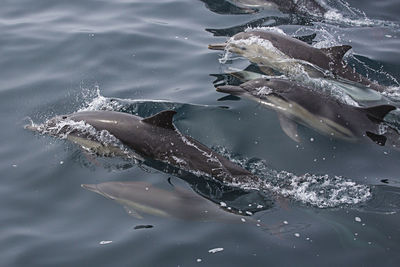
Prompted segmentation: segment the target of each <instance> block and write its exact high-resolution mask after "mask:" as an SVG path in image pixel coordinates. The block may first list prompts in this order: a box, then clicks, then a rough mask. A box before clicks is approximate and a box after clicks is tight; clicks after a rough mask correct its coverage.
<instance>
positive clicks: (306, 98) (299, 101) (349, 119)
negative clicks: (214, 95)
mask: <svg viewBox="0 0 400 267" xmlns="http://www.w3.org/2000/svg"><path fill="white" fill-rule="evenodd" d="M217 91H219V92H223V93H229V94H233V95H243V96H249V97H250V98H252V99H254V100H256V101H258V102H260V103H261V104H264V105H265V106H266V107H269V108H272V109H274V110H276V111H277V113H278V117H279V120H280V123H281V126H282V129H283V131H284V132H285V133H286V134H287V135H288V136H289V137H291V138H292V139H293V140H295V141H297V142H299V141H300V138H299V135H298V134H297V123H300V124H302V125H305V126H307V127H309V128H312V129H314V130H316V131H318V132H320V133H322V134H325V135H328V136H332V137H336V138H340V139H345V140H348V141H355V140H359V139H360V138H363V137H368V138H370V139H372V140H373V141H374V142H376V143H378V144H379V145H384V144H385V143H386V141H387V136H386V135H387V134H395V131H391V132H387V133H383V132H382V130H381V128H382V127H381V122H382V121H383V119H384V117H385V115H386V114H387V113H389V112H390V111H392V110H395V109H396V107H394V106H392V105H381V106H374V107H369V108H360V107H354V106H350V105H347V104H343V103H340V102H338V101H336V100H334V99H332V98H331V97H330V96H329V95H325V94H323V93H321V92H317V91H315V90H313V89H311V88H307V87H304V86H301V85H299V84H296V83H295V82H293V81H289V80H284V79H263V78H260V79H255V80H252V81H249V82H246V83H243V84H241V85H240V86H231V85H226V86H219V87H217ZM389 130H391V129H390V128H388V129H387V131H389Z"/></svg>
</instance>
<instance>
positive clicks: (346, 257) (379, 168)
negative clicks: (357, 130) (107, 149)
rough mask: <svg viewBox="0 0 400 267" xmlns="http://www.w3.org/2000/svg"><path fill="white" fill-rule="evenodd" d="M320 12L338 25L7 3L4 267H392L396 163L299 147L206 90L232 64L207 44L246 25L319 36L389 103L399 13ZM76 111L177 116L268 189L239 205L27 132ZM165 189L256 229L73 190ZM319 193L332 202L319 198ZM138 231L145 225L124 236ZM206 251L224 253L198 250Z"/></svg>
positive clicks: (256, 109)
mask: <svg viewBox="0 0 400 267" xmlns="http://www.w3.org/2000/svg"><path fill="white" fill-rule="evenodd" d="M232 2H234V1H232ZM215 3H218V4H219V5H215ZM221 3H222V4H221ZM213 4H214V5H213ZM326 4H327V5H328V6H330V7H331V8H332V10H334V9H335V10H336V11H335V12H336V13H334V14H336V15H338V14H339V15H342V16H332V17H331V18H330V19H321V18H315V17H314V18H312V17H296V16H289V15H288V14H284V13H281V12H280V11H278V10H276V9H271V10H262V11H260V12H258V13H254V14H229V12H231V13H232V12H233V11H232V10H233V9H229V7H230V6H229V3H223V1H205V0H204V1H200V0H192V1H183V0H182V1H179V0H172V1H161V0H151V1H134V0H119V1H100V0H98V1H95V0H91V1H90V0H86V1H63V0H59V1H51V0H38V1H24V0H20V1H8V0H3V1H2V5H1V6H2V7H1V9H0V31H1V33H2V34H1V37H0V44H1V49H0V69H1V71H0V80H1V82H0V103H1V104H0V110H1V114H2V116H1V118H0V120H1V125H2V130H1V131H0V137H1V146H0V157H1V160H0V170H1V173H2V175H1V180H0V183H1V186H0V192H1V194H0V209H1V216H0V224H1V227H0V237H1V242H0V251H1V252H0V254H1V265H2V266H28V265H29V266H195V265H196V266H197V265H205V266H243V265H247V266H266V265H272V266H274V265H280V266H300V265H306V266H321V264H324V265H332V266H337V265H338V264H345V265H346V266H377V265H380V266H397V265H398V262H399V260H400V256H399V255H400V254H399V251H400V227H399V220H400V217H399V210H400V177H399V173H400V164H399V160H400V154H399V151H398V150H394V149H391V148H388V147H380V146H377V145H375V144H373V143H372V142H369V143H368V142H366V143H347V142H342V141H337V140H331V139H329V138H326V137H323V136H321V135H319V134H317V133H316V132H314V131H313V130H310V129H307V128H304V127H302V128H301V129H300V133H301V135H302V136H303V137H304V140H306V141H305V142H303V143H302V144H301V145H297V144H296V143H294V142H293V141H292V140H291V139H289V138H288V137H287V136H286V135H285V134H284V133H283V131H282V130H281V129H280V126H279V122H278V119H277V117H276V114H275V112H272V111H270V110H267V109H264V108H262V107H260V106H259V105H257V104H256V103H255V102H251V101H248V100H246V99H241V100H240V101H234V100H232V99H230V98H228V99H226V98H225V99H221V98H223V97H224V96H225V95H224V94H221V93H218V92H216V91H215V87H214V84H213V82H214V81H215V80H216V79H217V78H216V77H220V78H221V75H222V74H223V73H224V71H225V70H226V69H227V67H229V66H230V64H231V62H227V63H226V64H221V63H220V62H219V59H220V58H221V57H222V53H219V52H216V51H211V50H208V49H207V45H208V44H210V43H218V42H223V41H225V40H226V38H227V37H228V36H231V35H233V34H234V33H236V32H239V31H241V30H243V29H245V28H247V27H248V26H249V25H250V26H253V27H256V26H272V27H278V28H280V29H282V30H283V31H284V32H286V33H287V34H290V35H304V34H312V33H316V34H317V35H316V39H315V41H316V44H315V45H321V46H328V45H335V44H336V45H337V44H351V45H352V46H353V50H352V52H351V53H350V55H348V56H347V57H346V60H348V61H349V62H350V63H352V64H354V66H355V67H356V68H357V70H359V71H360V72H363V73H368V75H369V76H370V77H371V78H373V79H375V80H377V81H379V82H380V83H382V84H385V85H389V86H392V87H393V88H394V89H393V91H391V92H388V93H387V96H388V97H389V98H392V99H393V100H394V101H395V102H396V101H398V100H399V99H400V97H399V95H400V94H399V93H398V87H399V83H398V82H397V81H399V80H400V63H399V62H400V53H399V52H400V49H399V47H400V41H399V37H400V31H399V30H400V27H399V26H398V25H399V24H400V21H399V17H398V14H399V12H400V5H399V2H398V1H395V0H384V1H355V0H351V1H348V5H347V3H346V2H337V1H326ZM347 6H349V7H351V8H349V7H347ZM233 13H235V12H233ZM239 13H240V12H239ZM364 13H365V14H364ZM234 63H235V64H233V63H232V67H243V68H244V67H246V65H248V64H249V63H248V61H245V60H242V61H241V62H238V63H236V62H234ZM222 82H224V81H222ZM143 99H145V100H143ZM112 100H113V101H112ZM138 100H141V101H138ZM142 100H143V101H142ZM154 100H163V101H154ZM82 108H91V109H105V108H107V109H112V110H117V111H124V112H129V113H132V114H138V115H140V116H150V115H152V114H154V113H156V112H158V111H161V110H164V109H167V108H174V109H175V110H177V112H178V114H177V115H176V117H175V125H176V126H177V128H178V129H179V130H180V131H182V132H183V133H185V134H188V135H190V136H192V137H194V138H196V139H197V140H199V141H201V142H203V143H204V144H206V145H207V146H210V147H213V148H214V149H216V150H218V151H220V152H221V153H223V154H224V155H225V156H227V157H230V158H231V159H232V160H234V161H236V162H238V163H239V164H242V166H244V167H245V168H247V169H249V170H251V171H252V172H254V173H256V174H258V175H259V176H261V177H263V178H265V180H266V182H267V184H269V185H270V188H271V190H270V191H266V192H257V191H243V190H238V189H232V188H228V187H223V186H222V185H218V184H212V183H211V182H208V181H207V180H204V179H203V178H197V179H196V177H194V178H193V177H188V176H187V175H182V174H181V175H180V174H176V173H168V172H163V171H160V170H157V169H155V168H150V167H146V166H138V165H136V164H134V163H133V162H132V161H129V160H124V159H119V158H114V159H112V158H93V156H88V155H87V154H85V153H84V152H82V150H81V149H79V148H78V147H77V146H74V145H72V144H71V143H69V142H67V141H64V140H57V139H54V138H51V137H48V136H39V135H35V134H33V133H31V132H29V131H27V130H25V129H24V128H23V126H24V125H25V124H26V123H28V122H29V120H30V119H31V120H33V121H35V122H43V121H45V120H46V119H48V118H50V117H52V116H54V115H58V114H64V113H71V112H74V111H77V110H78V109H82ZM308 140H309V141H308ZM306 174H309V175H306ZM168 178H171V179H170V181H171V183H172V184H173V185H175V186H180V187H184V188H187V189H189V190H192V189H190V188H193V189H194V191H193V194H196V193H201V194H203V195H206V196H207V197H208V198H211V199H212V200H213V201H215V202H216V203H219V202H224V203H228V204H229V205H231V206H232V207H234V208H237V209H240V210H243V212H244V211H245V210H249V211H253V212H254V211H258V212H255V213H254V215H253V216H252V217H253V218H252V219H254V220H256V219H259V220H261V222H262V224H263V227H256V226H254V224H251V223H243V222H242V221H241V218H242V217H243V216H237V220H236V221H233V223H226V222H220V221H218V220H216V221H215V222H207V223H206V222H196V221H194V222H192V221H181V220H176V219H173V218H171V219H164V218H159V217H152V216H144V219H142V220H139V219H137V218H134V217H132V216H129V215H128V214H127V213H126V212H125V211H124V209H123V208H122V207H121V206H119V205H118V204H117V203H115V202H112V201H110V200H107V199H106V198H104V197H102V196H100V195H97V194H94V193H92V192H89V191H86V190H84V189H83V188H81V186H80V185H81V184H84V183H86V184H87V183H102V182H108V181H146V182H148V183H151V184H154V185H155V186H157V187H159V188H163V189H165V190H169V191H171V192H172V190H173V189H172V187H171V185H170V183H169V182H168ZM290 183H292V184H293V185H294V186H293V185H290ZM305 184H308V185H309V186H306V187H304V185H305ZM327 184H329V185H330V186H331V189H332V190H330V191H327V192H325V191H324V192H321V191H323V190H325V189H326V187H325V186H326V185H327ZM369 192H370V193H371V195H368V194H369ZM315 195H317V197H316V198H315V197H313V196H315ZM257 205H260V206H259V207H261V206H262V208H255V207H256V206H257ZM247 219H248V220H247V221H249V220H252V219H249V216H248V217H247ZM143 224H146V225H147V224H148V225H153V226H154V227H153V228H149V229H138V230H135V229H134V227H135V226H137V225H143ZM104 241H112V242H104ZM214 248H223V250H222V251H218V252H216V253H211V252H209V250H211V249H214Z"/></svg>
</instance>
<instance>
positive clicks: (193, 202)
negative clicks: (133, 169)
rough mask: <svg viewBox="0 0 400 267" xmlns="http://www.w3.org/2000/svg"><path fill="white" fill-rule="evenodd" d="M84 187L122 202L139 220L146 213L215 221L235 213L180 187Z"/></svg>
mask: <svg viewBox="0 0 400 267" xmlns="http://www.w3.org/2000/svg"><path fill="white" fill-rule="evenodd" d="M82 187H83V188H85V189H88V190H90V191H93V192H96V193H98V194H100V195H103V196H104V197H106V198H108V199H111V200H114V201H116V202H118V203H119V204H121V205H123V206H124V208H125V210H126V211H127V212H128V214H129V215H131V216H134V217H136V218H138V219H141V218H143V217H142V215H144V214H149V215H153V216H158V217H165V218H176V219H181V220H189V221H215V220H220V219H225V218H232V217H233V216H234V215H232V214H230V213H232V212H233V211H232V209H229V207H225V204H221V205H217V204H216V203H214V202H212V201H210V200H208V199H206V198H203V197H202V196H200V195H198V194H196V193H194V192H192V191H190V190H186V189H183V188H181V187H176V186H174V189H173V190H164V189H161V188H157V187H155V186H153V185H151V184H148V183H146V182H106V183H100V184H82ZM228 212H230V213H228ZM234 217H236V218H238V217H237V216H234Z"/></svg>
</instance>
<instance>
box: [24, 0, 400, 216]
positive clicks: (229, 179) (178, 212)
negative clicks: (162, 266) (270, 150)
mask: <svg viewBox="0 0 400 267" xmlns="http://www.w3.org/2000/svg"><path fill="white" fill-rule="evenodd" d="M202 1H203V2H205V4H206V5H207V7H208V8H210V10H213V9H214V8H215V9H218V7H217V6H216V5H217V3H219V2H218V1H206V0H202ZM220 2H224V4H225V6H228V7H230V9H229V10H228V11H227V12H228V13H229V12H230V13H231V14H232V13H254V12H256V11H257V10H259V9H264V8H270V7H271V6H273V7H275V8H278V9H279V10H280V11H282V12H285V13H298V14H302V15H304V14H307V15H313V16H322V15H323V14H324V13H325V12H326V11H327V10H326V9H325V8H324V7H323V6H321V5H320V4H319V3H317V2H316V1H314V0H299V1H291V0H288V1H277V0H270V1H263V0H235V1H234V0H231V1H227V0H224V1H220ZM209 48H210V49H212V50H225V51H228V52H230V53H235V54H237V55H240V56H242V57H244V58H246V59H248V60H249V61H250V62H251V63H253V64H256V65H257V67H258V68H259V70H261V71H262V72H263V73H264V74H268V75H270V74H271V73H276V72H278V73H281V74H284V75H285V76H286V78H260V77H264V76H263V75H261V74H257V73H253V78H249V79H247V80H248V81H246V82H244V83H242V84H239V85H222V86H218V87H217V88H216V90H217V91H218V92H222V93H226V94H230V95H234V96H239V97H241V96H242V97H248V98H250V99H253V100H254V101H257V102H259V103H261V104H262V105H263V106H265V107H267V108H269V109H273V110H275V111H276V112H277V115H278V118H279V121H280V124H281V127H282V130H283V131H284V133H285V134H287V135H288V136H289V137H290V138H291V139H292V140H294V141H295V142H301V136H299V134H298V132H297V125H298V124H301V125H303V126H306V127H309V128H311V129H313V130H315V131H317V132H319V133H321V134H323V135H327V136H330V137H333V138H339V139H342V140H346V141H352V142H355V141H359V140H370V141H372V142H374V143H376V144H378V145H380V146H384V145H389V146H392V147H399V146H400V144H398V142H399V137H398V132H397V130H396V129H395V128H393V127H390V126H388V127H387V130H386V131H385V132H382V131H381V125H382V124H384V123H385V120H384V118H385V116H386V115H387V114H388V113H389V112H391V111H393V110H395V109H396V107H395V106H393V105H389V104H385V105H379V106H372V107H355V106H351V105H348V104H344V103H342V102H340V101H338V100H337V99H334V98H333V97H332V96H331V95H328V94H327V93H324V92H322V91H318V90H317V89H315V88H311V87H310V86H309V85H306V84H303V83H302V81H303V77H300V76H299V75H303V74H307V75H308V76H309V77H311V78H320V79H327V80H332V81H335V82H340V83H343V84H348V85H351V86H356V87H359V88H360V90H365V91H368V90H374V91H376V92H378V93H377V94H379V93H380V92H385V90H386V89H387V88H386V87H385V86H382V85H380V84H378V83H376V82H374V81H371V80H369V79H368V78H367V77H365V76H363V75H361V74H359V73H357V72H356V71H355V70H354V69H353V68H352V67H350V66H348V65H347V63H346V62H345V61H344V60H343V56H344V55H345V53H346V52H347V51H348V50H350V49H351V46H348V45H342V46H334V47H329V48H322V49H318V48H315V47H313V46H311V45H310V44H307V43H306V42H303V41H301V40H299V39H298V38H294V37H291V36H288V35H286V34H284V33H282V32H278V31H269V30H259V29H257V30H248V31H245V32H240V33H237V34H235V35H234V36H233V37H231V38H230V39H228V40H227V41H226V42H225V43H222V44H210V45H209ZM248 77H251V74H250V75H248ZM175 114H176V111H174V110H165V111H161V112H159V113H157V114H155V115H153V116H150V117H146V118H142V117H139V116H135V115H132V114H127V113H123V112H115V111H82V112H76V113H72V114H68V115H61V116H56V117H54V118H51V119H49V120H48V121H46V122H45V123H43V124H41V125H26V126H25V128H27V129H29V130H32V131H37V132H40V133H46V134H50V135H53V136H56V137H65V136H66V137H67V138H68V139H69V140H71V141H73V142H74V143H76V144H78V145H80V146H82V147H84V148H85V149H90V150H91V151H94V152H95V153H98V154H100V155H117V156H118V155H123V154H124V153H123V152H121V148H120V147H118V146H117V145H115V144H110V143H104V142H100V141H99V140H98V139H95V138H94V136H95V135H93V134H88V132H87V131H81V130H80V128H78V127H76V128H73V127H72V128H71V127H66V125H73V123H83V124H85V125H89V126H90V127H92V128H93V129H94V130H95V131H96V132H104V131H106V132H107V133H109V134H111V135H112V136H114V137H115V138H116V139H117V140H119V141H120V142H121V143H122V144H123V145H124V146H125V147H128V148H129V149H130V150H132V151H133V153H134V155H135V158H137V159H139V160H141V161H143V162H147V161H149V160H151V161H158V162H162V163H163V164H167V165H171V166H173V167H175V168H177V169H181V170H184V171H187V172H189V173H192V174H195V175H197V176H199V177H211V178H213V179H215V180H216V181H218V182H219V183H222V184H227V185H229V186H236V185H240V184H241V183H243V182H251V181H255V180H260V178H258V177H257V176H255V175H254V174H252V173H251V172H249V171H248V170H246V169H244V168H242V167H241V166H239V165H237V164H235V163H233V162H232V161H230V160H228V159H227V158H225V157H223V156H222V155H220V154H218V153H217V152H215V151H213V150H212V149H210V148H208V147H207V146H205V145H203V144H202V143H200V142H199V141H197V140H195V139H193V138H191V137H190V136H187V135H184V134H182V133H181V132H180V131H179V130H178V129H177V128H176V127H175V126H174V124H173V117H174V115H175ZM82 187H83V188H85V189H88V190H90V191H93V192H96V193H98V194H100V195H103V196H105V197H107V198H109V199H112V200H115V201H117V202H118V203H120V204H122V205H124V206H125V207H126V208H127V210H128V212H129V213H130V214H131V215H134V216H135V217H137V218H141V215H140V214H139V212H142V213H149V214H153V215H157V216H162V217H174V218H179V219H184V220H192V219H196V220H205V221H206V220H210V219H215V218H216V217H221V214H222V215H223V214H224V212H222V213H221V207H220V206H219V205H218V206H217V205H215V203H213V202H210V201H209V200H206V199H204V198H203V197H202V196H199V195H197V194H195V193H193V192H191V191H184V190H181V189H179V188H177V189H175V190H174V191H166V190H162V189H160V188H156V187H154V186H151V185H149V184H146V183H143V182H109V183H102V184H97V185H88V184H87V185H82ZM224 211H230V210H229V209H224ZM233 216H235V215H233Z"/></svg>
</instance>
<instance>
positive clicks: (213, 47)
mask: <svg viewBox="0 0 400 267" xmlns="http://www.w3.org/2000/svg"><path fill="white" fill-rule="evenodd" d="M226 45H227V44H226V43H222V44H209V45H208V49H211V50H224V49H225V47H226Z"/></svg>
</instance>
